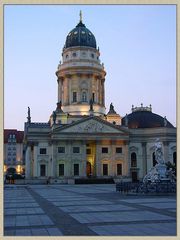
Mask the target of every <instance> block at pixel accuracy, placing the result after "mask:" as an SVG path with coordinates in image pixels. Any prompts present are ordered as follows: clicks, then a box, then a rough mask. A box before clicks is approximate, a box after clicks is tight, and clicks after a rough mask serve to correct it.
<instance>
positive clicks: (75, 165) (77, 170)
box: [74, 163, 79, 176]
mask: <svg viewBox="0 0 180 240" xmlns="http://www.w3.org/2000/svg"><path fill="white" fill-rule="evenodd" d="M74 176H79V164H77V163H76V164H74Z"/></svg>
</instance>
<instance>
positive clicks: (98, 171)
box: [95, 141, 101, 177]
mask: <svg viewBox="0 0 180 240" xmlns="http://www.w3.org/2000/svg"><path fill="white" fill-rule="evenodd" d="M99 146H100V142H99V141H96V167H95V168H96V176H97V177H100V176H101V159H100V158H99V156H100V154H99Z"/></svg>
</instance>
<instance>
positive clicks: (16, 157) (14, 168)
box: [4, 129, 25, 174]
mask: <svg viewBox="0 0 180 240" xmlns="http://www.w3.org/2000/svg"><path fill="white" fill-rule="evenodd" d="M23 139H24V131H18V130H16V129H5V130H4V173H5V174H6V173H13V172H16V173H21V174H24V173H25V159H24V155H23V154H24V147H23V146H24V145H23Z"/></svg>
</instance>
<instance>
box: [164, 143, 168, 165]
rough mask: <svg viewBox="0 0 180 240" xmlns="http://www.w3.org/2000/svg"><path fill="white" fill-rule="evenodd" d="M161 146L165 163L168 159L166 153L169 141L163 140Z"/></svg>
mask: <svg viewBox="0 0 180 240" xmlns="http://www.w3.org/2000/svg"><path fill="white" fill-rule="evenodd" d="M163 146H164V161H165V163H167V162H168V161H169V154H168V148H169V142H168V141H164V142H163Z"/></svg>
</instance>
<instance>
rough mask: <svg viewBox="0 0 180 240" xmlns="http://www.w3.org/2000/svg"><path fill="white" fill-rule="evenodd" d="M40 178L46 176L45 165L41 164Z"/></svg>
mask: <svg viewBox="0 0 180 240" xmlns="http://www.w3.org/2000/svg"><path fill="white" fill-rule="evenodd" d="M40 176H41V177H45V176H46V165H45V164H41V165H40Z"/></svg>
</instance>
